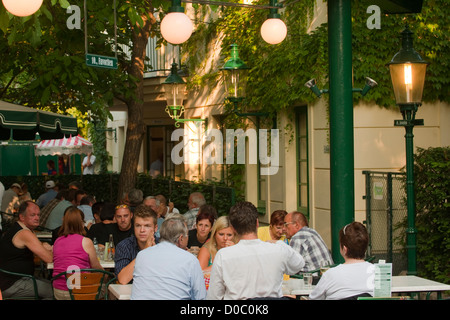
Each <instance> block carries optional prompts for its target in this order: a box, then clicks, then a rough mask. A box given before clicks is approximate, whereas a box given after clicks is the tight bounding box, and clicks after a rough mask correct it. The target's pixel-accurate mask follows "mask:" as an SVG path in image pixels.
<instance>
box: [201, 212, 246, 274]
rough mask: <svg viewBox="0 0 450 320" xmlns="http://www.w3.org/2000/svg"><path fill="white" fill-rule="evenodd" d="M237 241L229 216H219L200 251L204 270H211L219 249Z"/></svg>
mask: <svg viewBox="0 0 450 320" xmlns="http://www.w3.org/2000/svg"><path fill="white" fill-rule="evenodd" d="M236 243H237V237H236V233H235V232H234V229H233V228H232V227H231V224H230V220H229V219H228V217H227V216H221V217H219V219H217V220H216V222H215V223H214V226H213V227H212V230H211V237H210V240H209V241H207V242H206V243H205V244H204V245H203V246H202V247H201V248H200V252H199V253H198V260H199V262H200V266H201V267H202V270H203V271H209V270H211V266H212V263H213V261H214V257H215V256H216V253H217V251H219V250H220V249H222V248H225V247H229V246H232V245H234V244H236Z"/></svg>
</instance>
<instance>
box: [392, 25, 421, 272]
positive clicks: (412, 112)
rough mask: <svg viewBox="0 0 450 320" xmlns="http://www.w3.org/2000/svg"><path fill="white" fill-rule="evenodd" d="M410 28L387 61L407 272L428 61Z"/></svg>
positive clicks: (411, 268) (412, 254)
mask: <svg viewBox="0 0 450 320" xmlns="http://www.w3.org/2000/svg"><path fill="white" fill-rule="evenodd" d="M412 34H413V33H412V32H411V30H410V29H409V27H408V26H406V28H405V30H404V31H403V32H402V33H401V39H402V47H401V49H400V51H399V52H397V53H396V54H395V55H394V57H393V58H392V60H391V61H390V62H389V63H388V65H389V69H390V73H391V79H392V85H393V88H394V94H395V100H396V103H397V104H398V105H399V108H400V112H401V114H402V117H403V120H395V122H394V125H395V126H403V127H405V131H406V133H405V144H406V197H407V220H408V226H407V230H406V249H407V255H408V274H411V275H414V274H416V273H417V268H416V267H417V266H416V259H417V257H416V249H417V248H416V235H417V231H416V227H415V215H416V200H415V191H414V143H413V139H414V135H413V128H414V126H416V125H423V119H416V112H417V110H418V108H419V106H420V105H421V104H422V93H423V87H424V83H425V73H426V68H427V65H428V63H427V62H426V61H424V60H423V59H422V57H421V56H420V55H419V54H418V53H417V52H416V51H415V50H414V48H413V39H412Z"/></svg>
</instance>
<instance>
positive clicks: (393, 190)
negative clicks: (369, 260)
mask: <svg viewBox="0 0 450 320" xmlns="http://www.w3.org/2000/svg"><path fill="white" fill-rule="evenodd" d="M363 174H364V175H365V177H366V194H365V196H364V197H363V198H364V199H365V200H366V224H367V229H368V232H369V236H370V241H369V248H368V254H369V255H370V256H375V261H378V260H379V259H383V260H386V262H391V263H392V270H393V274H394V275H398V274H399V273H400V272H401V271H403V270H407V257H406V251H405V244H404V242H403V241H401V239H404V235H405V232H406V228H405V225H404V221H405V219H406V217H407V209H406V190H405V187H404V180H405V175H404V174H403V173H399V172H375V171H363Z"/></svg>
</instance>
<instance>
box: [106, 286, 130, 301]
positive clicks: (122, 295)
mask: <svg viewBox="0 0 450 320" xmlns="http://www.w3.org/2000/svg"><path fill="white" fill-rule="evenodd" d="M132 286H133V285H132V284H110V285H109V287H108V290H109V292H110V295H109V296H110V297H114V299H117V300H130V299H131V287H132ZM114 299H113V300H114Z"/></svg>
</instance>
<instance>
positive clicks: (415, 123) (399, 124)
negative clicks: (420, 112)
mask: <svg viewBox="0 0 450 320" xmlns="http://www.w3.org/2000/svg"><path fill="white" fill-rule="evenodd" d="M408 125H413V126H423V125H424V122H423V119H414V120H413V121H411V122H410V121H408V120H394V126H396V127H405V126H408Z"/></svg>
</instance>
